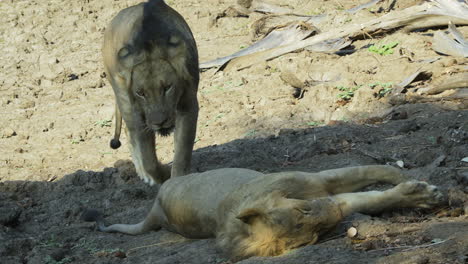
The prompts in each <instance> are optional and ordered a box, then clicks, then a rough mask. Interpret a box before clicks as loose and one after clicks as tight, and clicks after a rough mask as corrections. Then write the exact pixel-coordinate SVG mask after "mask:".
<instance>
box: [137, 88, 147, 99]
mask: <svg viewBox="0 0 468 264" xmlns="http://www.w3.org/2000/svg"><path fill="white" fill-rule="evenodd" d="M136 95H138V96H139V97H142V98H144V97H145V92H144V91H143V90H141V89H140V90H137V91H136Z"/></svg>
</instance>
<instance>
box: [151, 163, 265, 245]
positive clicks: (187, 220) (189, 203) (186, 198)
mask: <svg viewBox="0 0 468 264" xmlns="http://www.w3.org/2000/svg"><path fill="white" fill-rule="evenodd" d="M259 175H263V174H262V173H260V172H256V171H252V170H247V169H234V168H230V169H218V170H212V171H208V172H204V173H197V174H190V175H187V176H183V177H176V178H171V179H170V180H168V181H167V182H165V183H164V184H163V186H162V187H161V189H160V191H159V193H158V198H157V199H158V202H159V203H160V205H161V207H162V208H163V210H164V215H165V216H166V221H165V223H163V227H164V228H166V229H168V230H170V231H173V232H176V233H179V234H181V235H183V236H185V237H189V238H206V237H214V236H215V231H216V226H217V223H216V208H217V207H218V205H219V203H220V202H221V201H222V200H223V199H224V197H225V196H226V195H227V194H228V193H230V192H231V191H232V190H233V189H235V188H237V187H239V186H240V185H241V184H244V183H246V182H248V181H250V180H252V179H253V178H255V177H257V176H259Z"/></svg>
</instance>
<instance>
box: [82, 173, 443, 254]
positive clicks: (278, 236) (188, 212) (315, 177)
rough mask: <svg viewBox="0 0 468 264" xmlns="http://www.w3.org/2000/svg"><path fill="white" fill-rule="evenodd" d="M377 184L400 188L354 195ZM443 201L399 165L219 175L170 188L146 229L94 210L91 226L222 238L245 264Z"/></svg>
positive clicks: (173, 182)
mask: <svg viewBox="0 0 468 264" xmlns="http://www.w3.org/2000/svg"><path fill="white" fill-rule="evenodd" d="M377 182H386V183H391V184H395V185H396V186H395V187H393V188H391V189H389V190H386V191H368V192H354V191H357V190H359V189H362V188H363V187H365V186H367V185H370V184H374V183H377ZM397 184H398V185H397ZM440 197H441V193H440V192H439V191H438V190H437V188H436V187H435V186H432V185H428V184H427V183H425V182H419V181H405V177H404V175H403V174H401V173H400V171H399V170H398V169H396V168H393V167H391V166H362V167H351V168H342V169H334V170H327V171H322V172H319V173H306V172H280V173H272V174H262V173H260V172H256V171H252V170H247V169H217V170H212V171H207V172H203V173H196V174H191V175H187V176H183V177H177V178H171V179H170V180H168V181H167V182H165V183H164V184H163V185H162V187H161V189H160V190H159V193H158V196H157V197H156V201H155V203H154V205H153V208H152V209H151V211H150V212H149V214H148V215H147V216H146V218H145V220H143V221H142V222H140V223H138V224H134V225H127V224H114V225H111V226H105V225H104V223H103V219H102V217H101V216H100V214H99V213H98V212H97V211H94V210H88V211H87V212H85V213H84V215H83V216H84V220H86V221H96V222H97V226H98V229H99V230H100V231H103V232H122V233H126V234H131V235H136V234H141V233H144V232H147V231H150V230H158V229H160V228H161V227H163V228H166V229H167V230H170V231H172V232H176V233H179V234H181V235H182V236H185V237H188V238H209V237H216V240H217V244H218V245H219V247H220V248H221V249H223V250H224V251H226V253H227V254H228V255H229V256H230V257H231V259H233V260H239V259H243V258H247V257H250V256H275V255H280V254H283V253H285V252H287V251H288V250H291V249H294V248H298V247H301V246H304V245H307V244H313V243H315V242H316V241H317V240H318V238H319V237H320V235H322V234H324V233H325V232H327V231H329V230H330V229H332V228H333V227H335V226H336V225H337V224H338V223H339V222H340V221H341V220H342V219H343V218H344V217H346V216H347V215H350V214H352V213H354V212H361V213H376V212H380V211H383V210H388V209H392V208H397V207H422V208H428V207H431V206H433V205H435V204H436V203H437V202H438V201H439V200H440Z"/></svg>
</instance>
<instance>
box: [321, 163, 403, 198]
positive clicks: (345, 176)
mask: <svg viewBox="0 0 468 264" xmlns="http://www.w3.org/2000/svg"><path fill="white" fill-rule="evenodd" d="M316 175H317V176H318V177H319V178H320V179H321V180H322V183H323V184H324V187H325V188H326V190H327V191H328V192H329V193H332V194H338V193H348V192H354V191H358V190H360V189H362V188H364V187H366V186H368V185H371V184H375V183H378V182H385V183H391V184H395V185H396V184H399V183H401V182H404V181H406V176H405V175H403V174H402V173H401V171H400V170H399V169H397V168H394V167H392V166H387V165H370V166H357V167H348V168H340V169H333V170H326V171H321V172H319V173H317V174H316Z"/></svg>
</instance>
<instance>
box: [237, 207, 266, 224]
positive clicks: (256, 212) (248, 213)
mask: <svg viewBox="0 0 468 264" xmlns="http://www.w3.org/2000/svg"><path fill="white" fill-rule="evenodd" d="M262 215H263V212H262V211H261V210H260V209H257V208H249V209H245V210H243V211H242V212H241V213H240V214H239V215H237V216H236V218H237V219H239V220H241V221H242V222H244V223H246V224H252V222H253V221H254V220H255V219H256V218H257V217H260V216H262Z"/></svg>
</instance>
